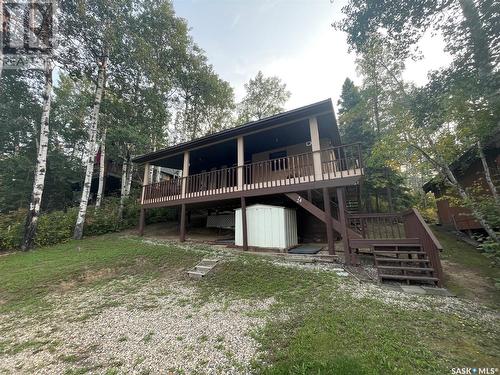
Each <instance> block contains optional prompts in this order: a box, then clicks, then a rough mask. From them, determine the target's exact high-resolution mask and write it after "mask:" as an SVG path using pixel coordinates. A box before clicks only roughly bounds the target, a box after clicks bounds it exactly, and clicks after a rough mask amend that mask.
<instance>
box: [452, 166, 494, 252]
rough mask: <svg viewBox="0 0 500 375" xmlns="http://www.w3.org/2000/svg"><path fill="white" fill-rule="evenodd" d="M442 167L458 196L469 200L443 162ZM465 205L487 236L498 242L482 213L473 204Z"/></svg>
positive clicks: (466, 200)
mask: <svg viewBox="0 0 500 375" xmlns="http://www.w3.org/2000/svg"><path fill="white" fill-rule="evenodd" d="M443 168H444V171H445V174H446V177H447V181H448V182H449V184H450V185H452V186H453V187H454V188H455V189H456V190H457V191H458V194H459V195H460V198H462V200H463V201H464V202H466V203H467V202H471V199H470V197H469V195H468V194H467V192H466V191H465V189H464V188H463V187H462V186H461V185H460V184H459V183H458V181H457V179H456V178H455V175H454V174H453V171H452V170H451V169H450V167H449V166H448V165H447V164H444V166H443ZM467 207H468V208H469V209H470V210H471V211H472V214H473V215H474V217H475V218H476V219H477V221H479V223H480V224H481V226H482V227H483V228H484V230H485V231H486V233H488V236H490V237H491V238H492V239H493V240H495V241H497V242H498V236H497V234H496V232H495V230H494V229H493V228H492V227H491V226H490V225H489V224H488V222H487V221H486V220H485V218H484V216H483V214H482V213H481V212H480V211H479V210H477V209H476V208H475V207H474V205H473V204H468V205H467Z"/></svg>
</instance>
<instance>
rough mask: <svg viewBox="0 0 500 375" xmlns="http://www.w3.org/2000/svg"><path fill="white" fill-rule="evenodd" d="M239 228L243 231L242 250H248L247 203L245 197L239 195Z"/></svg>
mask: <svg viewBox="0 0 500 375" xmlns="http://www.w3.org/2000/svg"><path fill="white" fill-rule="evenodd" d="M241 229H242V231H243V233H242V235H243V250H244V251H247V250H248V230H247V203H246V201H245V197H241Z"/></svg>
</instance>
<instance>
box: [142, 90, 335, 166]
mask: <svg viewBox="0 0 500 375" xmlns="http://www.w3.org/2000/svg"><path fill="white" fill-rule="evenodd" d="M313 116H316V117H317V118H318V124H319V131H320V135H321V136H322V137H329V138H331V139H332V141H333V144H334V145H340V136H339V131H338V127H337V122H336V120H335V115H334V113H333V105H332V101H331V99H327V100H323V101H321V102H318V103H314V104H311V105H308V106H305V107H301V108H298V109H294V110H292V111H288V112H283V113H280V114H277V115H274V116H271V117H268V118H265V119H262V120H259V121H253V122H250V123H248V124H245V125H242V126H237V127H235V128H232V129H227V130H224V131H221V132H219V133H215V134H211V135H208V136H205V137H202V138H198V139H195V140H193V141H190V142H186V143H182V144H179V145H176V146H172V147H169V148H166V149H164V150H160V151H157V152H153V153H149V154H146V155H142V156H139V157H136V158H134V159H133V161H134V162H135V163H146V162H151V163H152V164H154V165H162V166H168V167H170V168H176V169H181V167H182V156H180V157H178V156H177V155H179V154H182V153H183V152H184V151H187V150H191V151H192V150H195V149H197V148H204V147H206V146H208V145H213V144H215V143H220V142H224V141H227V140H231V139H236V138H237V137H239V136H242V135H243V136H246V137H248V136H250V135H251V134H253V133H257V132H262V131H267V130H269V129H271V128H274V127H277V126H281V125H283V126H286V125H290V124H292V123H300V122H302V121H304V120H307V119H308V118H309V117H313ZM278 147H280V146H278ZM162 159H168V163H167V164H168V165H164V164H165V162H164V161H163V160H162ZM179 160H180V163H178V161H179Z"/></svg>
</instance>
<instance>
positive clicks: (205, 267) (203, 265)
mask: <svg viewBox="0 0 500 375" xmlns="http://www.w3.org/2000/svg"><path fill="white" fill-rule="evenodd" d="M219 261H220V259H218V258H215V259H203V260H202V261H201V262H200V263H198V264H197V265H196V266H194V268H192V269H190V270H189V271H187V274H188V276H189V277H191V278H193V279H201V278H202V277H204V276H206V275H207V274H208V273H209V272H210V271H212V269H213V268H214V267H215V266H216V265H217V263H218V262H219Z"/></svg>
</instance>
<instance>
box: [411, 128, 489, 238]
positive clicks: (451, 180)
mask: <svg viewBox="0 0 500 375" xmlns="http://www.w3.org/2000/svg"><path fill="white" fill-rule="evenodd" d="M426 139H427V141H428V143H429V144H430V145H431V146H433V147H434V142H433V141H432V138H430V137H429V136H427V137H426ZM410 146H412V147H414V148H415V149H416V150H417V151H419V152H421V153H422V155H423V156H424V158H426V159H427V160H428V161H429V162H430V163H431V164H432V165H434V166H435V167H436V169H437V170H438V171H440V172H441V173H442V174H443V175H444V176H443V177H444V178H445V181H447V182H448V184H449V185H450V186H451V187H453V188H455V189H456V191H457V192H458V195H459V196H460V198H462V200H463V201H464V203H465V204H466V205H467V207H468V208H469V209H470V210H471V212H472V215H473V216H474V217H475V218H476V219H477V221H479V223H480V224H481V225H482V227H483V228H484V230H485V231H486V233H488V236H490V237H491V238H492V239H493V240H495V241H497V242H498V235H497V234H496V232H495V231H494V230H493V228H492V227H491V226H490V225H489V224H488V222H487V221H486V219H485V218H484V216H483V214H482V213H481V212H480V211H479V210H477V209H476V208H475V207H474V206H473V205H472V204H471V201H472V200H471V198H470V197H469V195H468V194H467V192H466V191H465V189H464V188H463V187H462V186H461V185H460V183H459V182H458V181H457V179H456V178H455V175H454V174H453V171H452V170H451V169H450V167H449V165H448V163H446V161H445V160H444V159H443V158H442V157H440V156H439V155H436V159H434V158H433V157H432V156H430V155H429V154H428V153H427V152H426V151H425V150H423V149H422V148H421V147H419V146H418V145H417V144H416V143H410Z"/></svg>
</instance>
